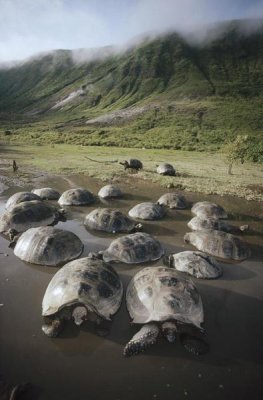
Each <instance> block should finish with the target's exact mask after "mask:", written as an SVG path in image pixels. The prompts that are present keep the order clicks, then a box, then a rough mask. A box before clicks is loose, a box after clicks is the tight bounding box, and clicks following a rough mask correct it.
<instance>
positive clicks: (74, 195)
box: [58, 188, 95, 206]
mask: <svg viewBox="0 0 263 400" xmlns="http://www.w3.org/2000/svg"><path fill="white" fill-rule="evenodd" d="M94 201H95V198H94V196H93V194H92V193H91V192H89V191H88V190H86V189H83V188H75V189H69V190H66V191H65V192H64V193H62V195H61V196H60V198H59V199H58V203H59V204H60V205H61V206H85V205H88V204H91V203H94Z"/></svg>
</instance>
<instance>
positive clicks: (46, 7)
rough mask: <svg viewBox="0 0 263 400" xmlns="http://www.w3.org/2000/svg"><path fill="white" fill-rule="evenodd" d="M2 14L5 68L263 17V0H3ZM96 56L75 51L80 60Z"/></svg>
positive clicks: (0, 46) (1, 52)
mask: <svg viewBox="0 0 263 400" xmlns="http://www.w3.org/2000/svg"><path fill="white" fill-rule="evenodd" d="M0 10H1V13H0V37H1V42H0V63H1V62H3V61H8V60H18V59H23V58H25V57H28V56H31V55H32V54H35V53H39V52H44V51H50V50H54V49H78V48H84V49H85V48H89V49H94V48H97V47H106V46H109V45H116V46H119V47H121V46H123V44H124V43H126V42H127V41H129V40H131V38H134V37H141V35H143V34H144V33H145V32H155V33H156V34H158V33H161V32H166V31H168V30H179V31H180V32H182V33H184V34H186V33H189V32H190V31H193V30H195V29H196V28H197V27H200V26H202V25H209V24H211V23H214V22H217V21H224V20H230V19H240V18H253V17H262V16H263V4H262V0H231V1H229V0H99V1H98V0H89V1H87V0H74V1H71V0H23V1H21V0H0ZM106 49H109V47H106ZM92 51H93V52H94V50H92ZM92 51H91V52H90V53H89V54H88V53H87V52H86V53H85V51H84V50H82V51H76V52H75V58H76V60H81V59H82V60H84V59H85V57H90V54H91V55H92Z"/></svg>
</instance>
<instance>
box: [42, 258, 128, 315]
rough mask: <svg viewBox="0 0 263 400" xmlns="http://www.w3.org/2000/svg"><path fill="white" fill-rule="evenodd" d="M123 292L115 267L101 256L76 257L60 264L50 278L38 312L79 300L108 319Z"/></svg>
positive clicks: (50, 311)
mask: <svg viewBox="0 0 263 400" xmlns="http://www.w3.org/2000/svg"><path fill="white" fill-rule="evenodd" d="M122 295H123V287H122V283H121V280H120V278H119V276H118V274H117V273H116V271H115V270H114V269H113V268H112V267H111V266H110V265H107V264H105V263H104V262H103V261H102V260H99V259H98V258H93V257H85V258H80V259H78V260H75V261H71V262H69V263H67V264H66V265H64V267H62V268H61V269H60V270H59V271H58V272H57V273H56V274H55V275H54V276H53V278H52V279H51V281H50V283H49V285H48V287H47V289H46V292H45V295H44V298H43V302H42V315H43V316H52V315H54V314H56V313H57V312H58V311H59V310H61V309H63V308H64V307H67V306H71V305H73V304H82V305H84V306H86V307H87V309H88V310H90V311H94V312H95V313H96V314H97V315H99V316H100V317H102V318H104V319H107V320H110V319H111V316H112V315H114V314H115V313H116V312H117V311H118V309H119V307H120V305H121V300H122Z"/></svg>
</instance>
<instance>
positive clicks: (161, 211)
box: [128, 202, 165, 220]
mask: <svg viewBox="0 0 263 400" xmlns="http://www.w3.org/2000/svg"><path fill="white" fill-rule="evenodd" d="M128 214H129V216H130V217H132V218H137V219H148V220H156V219H160V218H162V217H163V216H164V215H165V208H164V207H162V206H160V205H159V204H157V203H151V202H146V203H140V204H137V205H136V206H134V207H133V208H131V209H130V211H129V213H128Z"/></svg>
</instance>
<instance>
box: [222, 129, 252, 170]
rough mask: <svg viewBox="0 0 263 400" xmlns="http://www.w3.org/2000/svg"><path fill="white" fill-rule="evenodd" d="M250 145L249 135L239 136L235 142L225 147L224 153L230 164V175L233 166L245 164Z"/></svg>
mask: <svg viewBox="0 0 263 400" xmlns="http://www.w3.org/2000/svg"><path fill="white" fill-rule="evenodd" d="M248 147H249V143H248V136H247V135H237V137H236V138H235V140H234V141H231V142H228V143H227V144H226V145H225V146H224V153H225V154H226V159H227V162H228V174H229V175H231V174H232V167H233V164H235V163H238V162H240V163H241V164H243V163H244V161H245V157H246V153H247V151H248Z"/></svg>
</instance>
